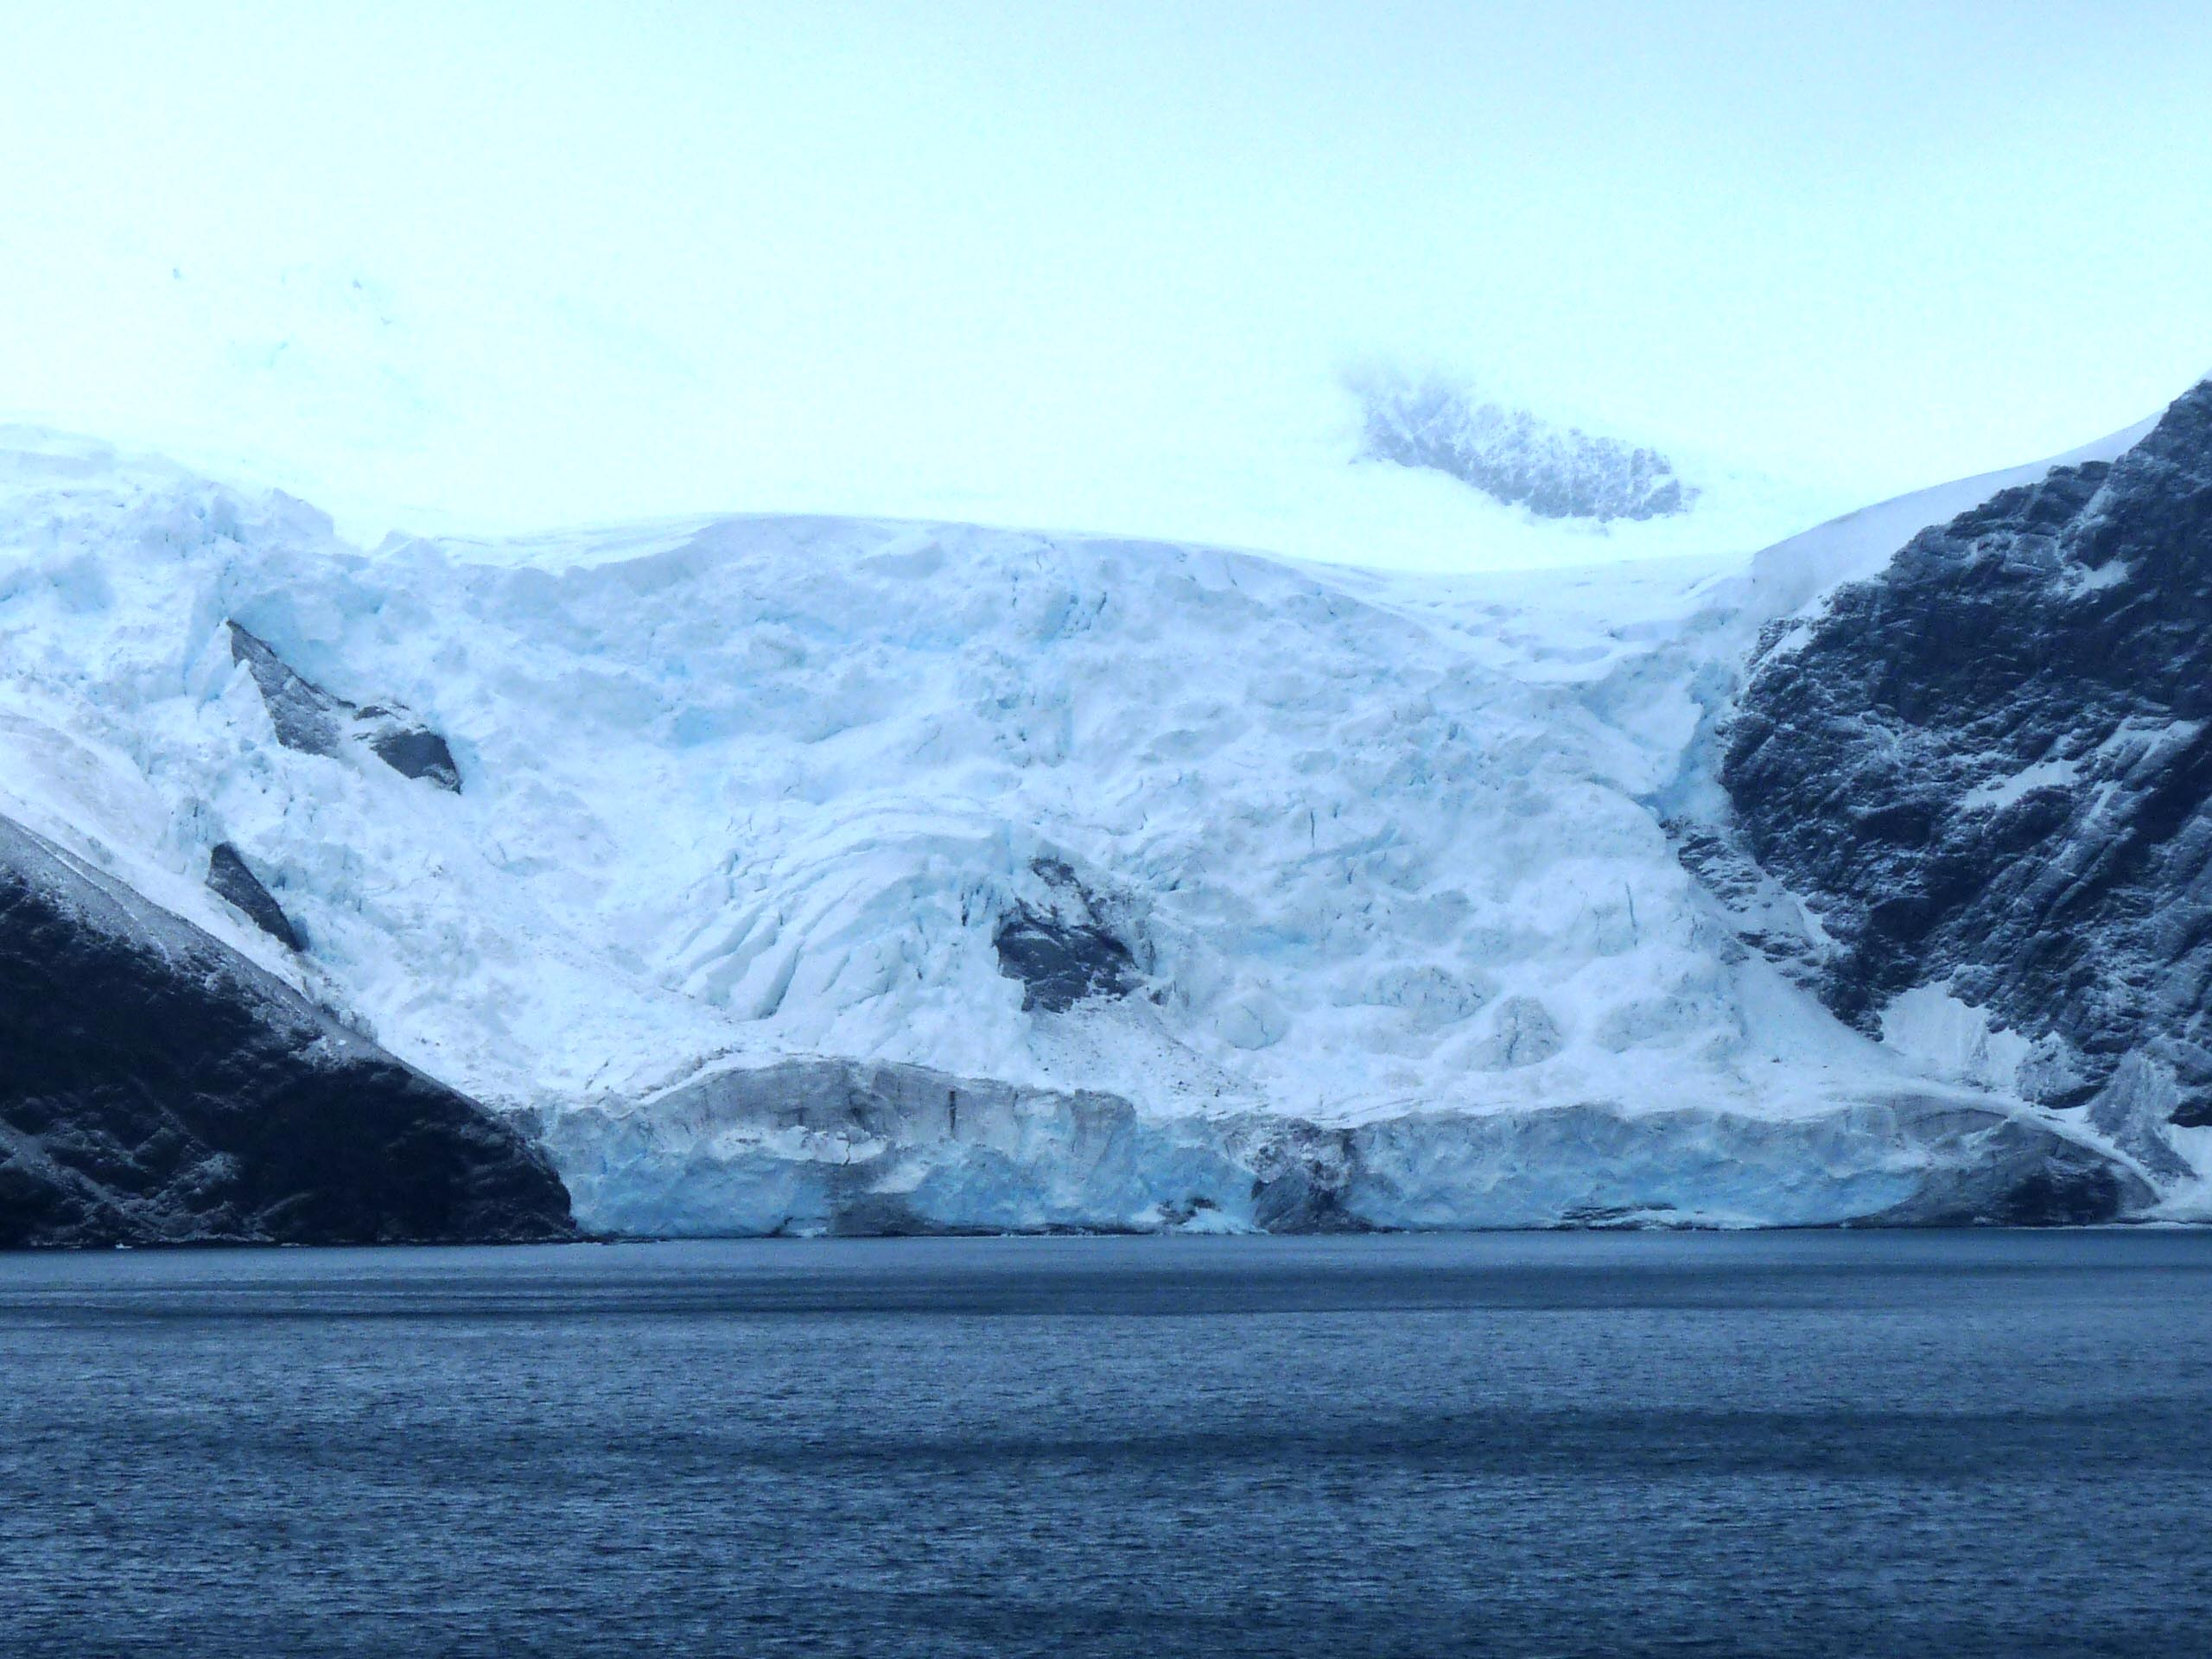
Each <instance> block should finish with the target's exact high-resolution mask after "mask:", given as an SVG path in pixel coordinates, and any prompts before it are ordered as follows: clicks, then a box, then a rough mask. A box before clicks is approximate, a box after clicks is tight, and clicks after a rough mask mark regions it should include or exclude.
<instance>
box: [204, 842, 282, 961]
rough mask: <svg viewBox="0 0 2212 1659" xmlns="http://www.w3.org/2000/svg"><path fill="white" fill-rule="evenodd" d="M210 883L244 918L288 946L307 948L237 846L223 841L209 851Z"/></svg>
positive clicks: (208, 868)
mask: <svg viewBox="0 0 2212 1659" xmlns="http://www.w3.org/2000/svg"><path fill="white" fill-rule="evenodd" d="M207 886H208V888H209V890H210V891H212V892H213V893H214V894H215V895H216V896H217V897H218V898H219V899H223V900H224V901H225V902H226V903H228V904H230V905H232V906H234V907H235V908H236V909H238V911H240V912H243V913H244V914H245V918H246V919H247V920H248V921H250V922H251V923H252V924H253V925H255V926H256V927H257V928H259V929H260V930H261V931H263V932H264V933H266V934H267V935H269V937H270V938H272V939H274V940H276V941H277V944H281V945H283V947H284V948H285V949H286V950H302V949H304V948H305V946H304V944H303V942H302V939H301V938H300V931H299V929H298V928H297V927H296V926H295V925H293V922H292V918H290V917H289V916H287V915H286V914H285V913H284V907H283V906H282V905H280V904H278V903H277V899H276V897H275V895H273V894H272V893H270V891H269V889H268V888H267V887H264V886H263V885H262V882H261V878H260V877H259V876H257V875H256V874H254V873H253V871H252V870H251V868H248V867H247V864H246V861H245V858H244V857H242V856H241V855H239V852H238V849H237V848H235V847H233V846H232V845H231V843H230V842H227V841H226V842H219V843H217V845H216V846H215V847H214V848H213V850H211V851H210V852H209V853H208V855H207Z"/></svg>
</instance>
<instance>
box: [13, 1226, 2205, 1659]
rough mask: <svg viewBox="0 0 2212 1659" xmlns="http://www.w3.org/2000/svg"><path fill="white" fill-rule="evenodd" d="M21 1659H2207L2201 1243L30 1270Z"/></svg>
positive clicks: (1087, 1249)
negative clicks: (1723, 1658)
mask: <svg viewBox="0 0 2212 1659" xmlns="http://www.w3.org/2000/svg"><path fill="white" fill-rule="evenodd" d="M0 1650H4V1651H5V1652H6V1653H8V1654H10V1655H13V1654H24V1655H39V1656H55V1659H61V1656H75V1655H90V1654H100V1655H110V1654H113V1655H124V1654H139V1653H144V1654H156V1655H162V1656H166V1659H197V1656H202V1655H206V1656H218V1655H219V1656H224V1659H241V1656H246V1659H251V1656H262V1655H270V1656H284V1659H312V1656H321V1655H339V1654H345V1655H356V1654H375V1655H387V1654H389V1655H408V1656H416V1655H487V1656H488V1655H499V1656H528V1655H543V1656H562V1659H565V1656H571V1655H610V1656H612V1655H623V1656H629V1655H660V1654H677V1655H682V1654H729V1655H781V1654H816V1655H855V1656H860V1655H866V1656H871V1659H889V1656H901V1655H929V1656H965V1655H999V1654H1038V1655H1050V1656H1058V1659H1079V1656H1092V1655H1101V1656H1103V1655H1116V1656H1124V1655H1126V1656H1142V1659H1162V1656H1176V1655H1185V1654H1188V1655H1203V1656H1233V1655H1268V1656H1291V1655H1322V1654H1326V1655H1347V1656H1400V1655H1402V1656H1408V1659H1412V1656H1446V1655H1461V1654H1486V1655H1487V1654H1495V1655H1501V1656H1516V1659H1520V1656H1535V1655H1588V1656H1607V1659H1613V1656H1622V1655H1633V1654H1677V1655H1691V1654H1696V1655H1707V1654H1711V1655H1738V1654H1740V1655H1757V1656H1762V1659H1777V1656H1796V1655H1821V1656H1838V1659H1841V1656H1851V1659H1866V1656H1884V1655H1893V1654H1894V1655H1930V1656H1975V1655H1991V1656H2006V1659H2012V1656H2023V1655H2055V1654H2082V1655H2088V1654H2098V1655H2161V1656H2165V1655H2174V1656H2194V1655H2199V1654H2203V1653H2206V1652H2208V1651H2212V1236H2203V1235H2196V1234H2182V1233H2172V1232H2145V1231H2133V1232H2091V1233H2077V1234H2024V1233H2005V1232H1977V1233H1958V1234H1837V1233H1808V1234H1768V1235H1735V1236H1719V1235H1703V1236H1679V1235H1678V1236H1658V1235H1650V1234H1641V1235H1588V1234H1586V1235H1567V1234H1550V1235H1509V1236H1476V1237H1459V1238H1433V1237H1390V1238H1362V1239H1347V1240H1341V1241H1336V1240H1298V1239H1250V1240H1228V1239H1223V1240H1207V1239H1187V1240H1175V1239H1111V1240H1109V1239H1053V1240H958V1241H953V1240H947V1241H928V1242H918V1241H908V1242H857V1241H855V1242H836V1243H828V1242H825V1243H721V1244H680V1245H679V1244H666V1245H632V1246H614V1247H605V1246H577V1247H570V1248H563V1249H484V1250H391V1251H365V1250H364V1251H321V1250H277V1251H251V1252H227V1253H216V1252H204V1253H199V1252H195V1253H152V1252H143V1251H142V1252H137V1253H103V1254H99V1255H16V1256H10V1257H0Z"/></svg>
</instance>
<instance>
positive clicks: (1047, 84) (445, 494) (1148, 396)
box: [0, 0, 2212, 568]
mask: <svg viewBox="0 0 2212 1659" xmlns="http://www.w3.org/2000/svg"><path fill="white" fill-rule="evenodd" d="M10 10H11V12H12V14H13V15H11V16H9V17H8V18H7V19H6V20H5V21H4V22H0V307H4V314H5V315H6V317H7V319H8V326H7V327H5V328H4V329H0V419H7V420H11V421H21V422H29V423H40V424H46V425H52V426H57V427H61V428H64V429H72V430H78V431H86V432H90V433H92V434H95V435H100V436H103V437H107V438H110V439H112V440H116V441H118V442H124V443H126V444H130V445H136V446H143V447H152V448H162V449H164V450H167V451H168V453H171V454H175V455H177V456H178V457H179V458H181V459H183V460H186V461H189V462H191V463H193V464H194V465H197V466H200V467H203V468H205V469H208V470H212V471H214V472H217V473H218V474H222V475H225V476H232V477H237V478H240V479H243V480H248V481H251V482H253V483H257V484H270V485H275V486H281V487H283V488H286V489H289V490H290V491H292V492H293V493H296V494H300V495H302V496H305V497H308V499H313V500H315V501H316V502H318V503H319V504H320V505H324V506H326V507H327V508H330V509H331V510H333V511H334V512H337V513H338V515H339V518H340V524H341V527H342V528H343V529H345V530H346V531H347V533H349V534H353V535H356V536H358V537H362V538H364V539H373V538H374V537H377V536H379V535H381V534H383V533H384V532H385V531H387V530H390V529H393V528H395V527H404V528H408V529H415V530H473V531H503V530H516V531H520V530H531V529H540V528H544V527H548V526H551V525H555V524H563V523H569V522H587V521H588V522H607V521H610V520H619V519H624V518H639V517H661V516H677V515H681V514H687V513H691V512H704V511H714V510H737V511H804V512H861V513H870V514H881V515H895V516H905V517H929V518H972V519H978V520H982V521H986V522H993V523H1018V524H1038V525H1044V526H1050V527H1066V528H1077V529H1088V530H1096V531H1113V532H1123V533H1131V534H1141V535H1151V536H1161V537H1179V538H1185V539H1193V540H1209V541H1221V542H1228V543H1238V544H1245V545H1258V546H1264V547H1274V548H1278V549H1281V550H1285V551H1288V552H1293V553H1299V554H1302V555H1306V556H1319V557H1338V558H1346V559H1352V560H1364V561H1368V562H1374V563H1402V564H1417V565H1427V566H1438V567H1443V568H1452V567H1456V566H1459V565H1470V564H1471V565H1479V564H1483V563H1527V562H1531V561H1535V560H1539V559H1542V558H1547V557H1553V556H1556V552H1555V548H1554V542H1553V541H1547V540H1544V539H1543V538H1542V537H1537V536H1535V535H1534V534H1533V533H1532V531H1531V527H1530V526H1529V524H1527V522H1526V521H1525V519H1523V518H1520V517H1517V516H1516V515H1515V514H1513V513H1510V512H1506V511H1504V510H1503V509H1497V508H1496V507H1494V506H1493V505H1491V504H1489V503H1487V502H1484V501H1482V500H1481V499H1479V498H1475V497H1473V496H1472V495H1471V493H1470V492H1467V491H1465V489H1464V487H1463V486H1458V485H1456V484H1452V483H1450V482H1449V481H1448V480H1442V479H1440V478H1436V477H1433V476H1423V475H1414V474H1402V472H1401V470H1400V469H1396V468H1389V467H1379V466H1377V465H1376V464H1373V463H1367V464H1357V463H1356V462H1355V461H1354V458H1353V457H1354V454H1355V453H1356V448H1357V429H1356V425H1357V421H1356V411H1355V410H1354V408H1353V406H1352V404H1351V400H1350V397H1349V396H1348V394H1347V393H1346V392H1345V391H1344V384H1345V381H1346V379H1347V378H1348V377H1351V376H1356V375H1357V374H1358V373H1360V372H1364V371H1366V370H1369V369H1370V368H1372V367H1375V366H1376V365H1386V366H1387V365H1395V366H1397V367H1399V368H1401V369H1403V370H1405V371H1407V372H1421V373H1427V372H1442V373H1445V374H1447V375H1449V376H1451V377H1452V378H1455V379H1461V380H1464V381H1465V382H1466V383H1467V384H1468V385H1471V386H1472V387H1475V388H1478V390H1479V391H1481V392H1482V394H1483V395H1484V396H1487V397H1497V398H1499V399H1501V400H1503V401H1506V402H1510V403H1514V404H1522V405H1525V406H1527V407H1529V408H1531V409H1533V410H1536V411H1538V412H1539V413H1541V414H1543V415H1545V416H1548V417H1550V418H1554V419H1559V420H1563V421H1570V422H1574V423H1580V424H1583V425H1585V426H1586V427H1588V428H1589V429H1592V430H1595V431H1602V432H1605V433H1608V434H1611V435H1619V436H1623V437H1626V438H1629V439H1631V440H1634V441H1637V442H1649V443H1654V444H1657V445H1659V446H1661V447H1662V448H1666V449H1668V450H1669V453H1670V454H1675V456H1676V457H1677V460H1678V462H1679V464H1681V466H1682V467H1683V468H1684V470H1685V473H1686V474H1688V475H1689V476H1691V477H1692V478H1693V479H1694V480H1699V481H1700V482H1703V483H1705V484H1707V486H1708V503H1709V505H1710V506H1711V508H1712V511H1711V512H1709V513H1707V515H1706V516H1705V519H1704V521H1703V522H1700V523H1698V524H1695V525H1694V527H1692V526H1690V525H1688V524H1682V525H1672V526H1666V527H1662V529H1659V530H1655V531H1650V532H1649V533H1645V532H1642V531H1637V532H1629V531H1621V532H1618V533H1617V534H1615V535H1614V536H1612V537H1609V538H1588V537H1586V541H1585V544H1584V545H1585V550H1596V551H1598V552H1605V551H1608V550H1611V551H1617V552H1618V553H1620V554H1622V555H1623V556H1628V555H1632V554H1636V553H1640V552H1651V551H1676V550H1681V549H1682V547H1683V546H1685V545H1687V544H1688V543H1686V542H1685V541H1684V538H1685V537H1688V538H1690V539H1691V540H1693V541H1694V540H1695V539H1696V538H1698V537H1707V538H1711V537H1719V538H1722V539H1735V540H1744V541H1747V542H1753V543H1755V542H1756V541H1757V540H1759V539H1773V538H1774V537H1778V536H1780V535H1783V534H1786V533H1788V532H1789V531H1792V530H1795V529H1796V528H1800V527H1802V523H1806V522H1810V521H1811V520H1812V519H1814V518H1819V517H1822V516H1826V514H1827V513H1829V512H1835V511H1841V510H1844V509H1846V508H1848V507H1850V506H1853V505H1859V504H1860V503H1862V502H1865V501H1867V500H1872V499H1878V498H1881V497H1884V496H1887V495H1891V494H1895V493H1899V492H1901V491H1904V490H1908V489H1911V488H1916V487H1918V486H1923V485H1926V484H1930V483H1935V482H1937V481H1941V480H1947V479H1950V478H1954V477H1957V476H1961V475H1962V474H1971V473H1976V472H1980V471H1986V470H1989V469H1992V468H1994V467H2003V466H2009V465H2013V464H2017V463H2018V462H2020V461H2025V460H2029V459H2031V458H2034V457H2036V456H2038V455H2043V454H2051V453H2055V452H2056V451H2060V450H2063V449H2066V448H2072V447H2074V446H2075V445H2076V444H2079V443H2082V442H2085V441H2087V440H2089V439H2092V438H2094V437H2096V436H2098V435H2101V434H2102V433H2104V432H2107V431H2109V430H2112V429H2115V428H2118V427H2121V426H2124V425H2126V424H2128V423H2131V422H2133V421H2134V420H2136V419H2138V418H2139V417H2140V416H2143V415H2145V414H2146V413H2149V412H2150V411H2151V410H2154V409H2156V408H2157V407H2158V406H2159V405H2161V404H2164V402H2166V401H2168V400H2169V399H2171V397H2174V396H2175V395H2176V394H2177V393H2178V392H2179V391H2182V390H2183V389H2184V388H2185V387H2186V386H2187V385H2189V384H2190V382H2191V381H2193V380H2194V379H2195V378H2196V377H2197V376H2198V375H2200V374H2201V373H2202V372H2205V371H2207V370H2212V190H2208V189H2207V188H2205V181H2206V180H2208V179H2212V98H2208V97H2207V96H2206V91H2205V89H2206V88H2207V87H2208V86H2212V7H2207V6H2205V5H2203V4H2202V0H2177V3H2154V0H2140V3H2129V0H2096V3H2064V0H2053V3H2043V4H2038V3H2034V0H2011V3H1996V0H1989V3H1980V0H1974V3H1967V0H1950V3H1945V0H1918V3H1913V4H1892V3H1888V0H1857V3H1852V4H1828V3H1825V0H1792V3H1789V4H1786V5H1776V4H1772V3H1758V4H1753V3H1735V0H1683V3H1679V4H1656V3H1655V4H1642V5H1637V4H1627V3H1604V0H1551V3H1546V4H1541V5H1538V4H1512V5H1508V4H1486V3H1465V4H1441V3H1392V0H1365V3H1360V4H1356V5H1355V4H1313V5H1301V4H1297V3H1284V0H1279V3H1272V4H1264V5H1262V4H1249V5H1247V4H1233V3H1217V4H1208V3H1204V0H1176V3H1154V0H1114V3H1083V4H1059V3H1046V0H1037V3H1031V4H1024V5H1014V4H998V3H983V0H930V3H925V4H899V3H887V0H885V3H860V0H810V3H805V4H792V5H781V4H760V5H746V4H719V5H710V4H690V3H660V4H654V3H650V0H645V3H627V4H620V5H617V4H611V3H610V4H605V5H596V6H584V5H563V4H559V3H549V0H540V3H535V4H530V5H520V4H517V5H470V4H467V3H456V0H446V3H441V4H436V5H418V4H413V3H407V0H385V3H380V4H377V5H374V6H362V7H348V6H345V5H340V4H325V5H315V6H308V5H287V6H262V5H252V4H230V5H224V4H219V3H213V0H209V3H204V4H200V5H194V6H191V7H185V6H175V5H119V4H102V3H98V0H79V3H76V4H73V5H71V6H68V7H60V6H54V7H42V8H14V9H10ZM26 14H29V15H26ZM1691 517H1692V518H1698V515H1696V514H1693V515H1692V516H1691ZM1639 537H1640V538H1641V539H1639ZM1601 543H1602V545H1601Z"/></svg>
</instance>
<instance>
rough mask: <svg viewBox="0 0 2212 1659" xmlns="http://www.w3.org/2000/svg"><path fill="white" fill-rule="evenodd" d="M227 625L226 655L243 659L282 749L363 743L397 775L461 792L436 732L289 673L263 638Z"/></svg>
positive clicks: (334, 749)
mask: <svg viewBox="0 0 2212 1659" xmlns="http://www.w3.org/2000/svg"><path fill="white" fill-rule="evenodd" d="M227 626H229V628H230V631H231V658H232V661H233V662H240V663H244V664H245V665H246V671H248V672H249V673H251V675H252V676H253V683H254V684H255V685H256V686H257V688H258V689H259V690H260V692H261V701H262V702H263V704H264V706H265V707H266V708H267V709H268V710H269V719H270V723H271V724H272V725H273V726H274V727H275V728H276V729H277V741H278V742H279V743H282V744H283V746H284V747H286V748H289V749H298V750H300V751H301V752H302V753H307V754H336V753H338V752H339V748H340V745H342V744H345V743H349V742H358V743H365V744H366V745H367V746H368V747H369V749H370V751H371V752H372V753H374V754H375V755H376V757H377V758H378V760H382V761H383V762H384V763H385V765H386V766H390V767H391V769H392V770H393V771H394V772H398V773H399V774H400V775H401V776H403V777H407V778H420V779H423V780H424V781H425V782H427V783H430V784H434V785H436V786H437V787H438V788H440V789H444V790H450V791H453V792H454V794H456V795H458V794H459V793H460V792H461V768H460V767H459V766H456V765H455V764H454V758H453V750H452V748H451V747H450V746H449V745H448V743H447V742H446V741H445V739H444V738H443V737H442V736H440V735H439V734H437V733H436V732H434V731H432V730H431V729H430V728H429V727H427V726H425V725H423V723H422V722H421V721H417V720H416V719H414V718H413V717H412V716H410V715H408V714H407V713H406V712H405V711H404V709H393V708H387V707H385V706H384V705H382V704H380V703H353V702H347V701H346V699H345V698H344V697H341V696H337V695H336V694H335V693H334V692H330V691H326V690H323V689H322V688H321V686H319V685H317V684H315V683H314V682H313V681H312V680H309V679H308V678H306V677H304V676H302V675H301V674H299V673H297V672H296V671H294V669H293V668H292V666H291V664H289V663H287V662H286V661H285V660H284V659H283V658H281V657H279V656H278V655H277V652H275V650H274V649H272V648H271V647H270V645H269V643H268V641H266V640H264V639H261V638H260V637H259V636H258V635H257V634H254V633H251V632H248V631H247V630H246V629H245V628H243V627H241V626H238V624H237V623H236V622H232V623H230V624H228V625H227Z"/></svg>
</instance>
